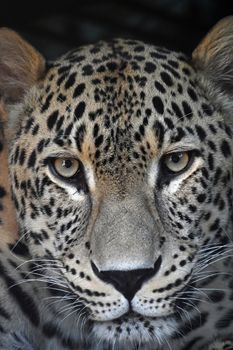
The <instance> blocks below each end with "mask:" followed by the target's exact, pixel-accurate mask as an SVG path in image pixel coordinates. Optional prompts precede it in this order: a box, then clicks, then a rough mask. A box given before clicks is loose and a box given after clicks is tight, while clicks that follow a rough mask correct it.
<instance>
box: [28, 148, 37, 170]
mask: <svg viewBox="0 0 233 350" xmlns="http://www.w3.org/2000/svg"><path fill="white" fill-rule="evenodd" d="M35 163H36V151H35V150H34V151H32V153H31V154H30V157H29V159H28V167H29V168H33V167H34V165H35Z"/></svg>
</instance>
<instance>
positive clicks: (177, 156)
mask: <svg viewBox="0 0 233 350" xmlns="http://www.w3.org/2000/svg"><path fill="white" fill-rule="evenodd" d="M182 156H183V154H182V153H175V154H173V155H172V156H171V161H172V162H173V163H179V162H180V160H181V158H182Z"/></svg>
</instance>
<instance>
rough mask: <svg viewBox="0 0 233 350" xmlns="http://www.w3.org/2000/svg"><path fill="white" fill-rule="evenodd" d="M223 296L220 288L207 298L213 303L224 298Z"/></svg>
mask: <svg viewBox="0 0 233 350" xmlns="http://www.w3.org/2000/svg"><path fill="white" fill-rule="evenodd" d="M224 297H225V293H224V292H223V291H221V290H215V291H213V292H211V294H210V295H209V298H210V300H211V301H212V302H213V303H219V302H220V301H222V300H223V299H224Z"/></svg>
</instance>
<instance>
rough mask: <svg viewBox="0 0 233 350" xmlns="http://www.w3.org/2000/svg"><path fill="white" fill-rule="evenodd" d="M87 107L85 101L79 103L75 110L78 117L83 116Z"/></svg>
mask: <svg viewBox="0 0 233 350" xmlns="http://www.w3.org/2000/svg"><path fill="white" fill-rule="evenodd" d="M85 108H86V104H85V102H83V101H82V102H80V103H79V104H78V105H77V107H76V108H75V112H74V115H75V118H76V119H80V118H82V116H83V113H84V111H85Z"/></svg>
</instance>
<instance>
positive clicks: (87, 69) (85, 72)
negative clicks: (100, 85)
mask: <svg viewBox="0 0 233 350" xmlns="http://www.w3.org/2000/svg"><path fill="white" fill-rule="evenodd" d="M92 74H93V67H92V66H91V65H90V64H87V65H86V66H83V75H92Z"/></svg>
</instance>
